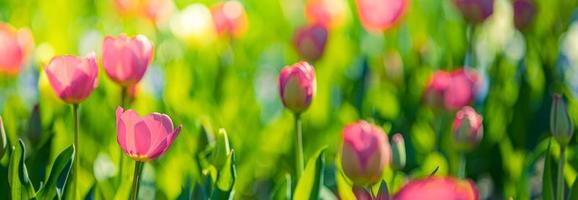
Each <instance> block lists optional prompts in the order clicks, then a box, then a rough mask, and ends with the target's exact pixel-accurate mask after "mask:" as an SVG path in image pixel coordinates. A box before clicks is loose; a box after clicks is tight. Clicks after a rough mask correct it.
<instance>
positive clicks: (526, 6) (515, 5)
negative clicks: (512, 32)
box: [512, 0, 536, 30]
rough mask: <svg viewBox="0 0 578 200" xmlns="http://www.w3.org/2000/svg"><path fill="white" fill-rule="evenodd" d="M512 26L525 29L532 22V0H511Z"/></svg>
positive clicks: (533, 14)
mask: <svg viewBox="0 0 578 200" xmlns="http://www.w3.org/2000/svg"><path fill="white" fill-rule="evenodd" d="M512 9H513V10H514V25H515V26H516V28H518V29H520V30H521V29H525V28H526V27H528V25H530V23H531V22H532V21H533V20H534V16H535V15H536V3H535V2H534V0H513V2H512Z"/></svg>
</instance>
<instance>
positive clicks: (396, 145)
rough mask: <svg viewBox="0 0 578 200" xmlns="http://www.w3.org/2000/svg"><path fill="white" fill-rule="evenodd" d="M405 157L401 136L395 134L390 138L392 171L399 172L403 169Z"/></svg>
mask: <svg viewBox="0 0 578 200" xmlns="http://www.w3.org/2000/svg"><path fill="white" fill-rule="evenodd" d="M405 156H406V154H405V142H404V140H403V136H402V135H401V134H399V133H396V134H395V135H393V137H392V138H391V158H392V162H391V164H392V166H393V168H394V169H397V170H400V169H403V168H404V167H405V159H406V157H405Z"/></svg>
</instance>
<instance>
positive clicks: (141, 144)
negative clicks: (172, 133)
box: [134, 121, 154, 156]
mask: <svg viewBox="0 0 578 200" xmlns="http://www.w3.org/2000/svg"><path fill="white" fill-rule="evenodd" d="M134 128H135V134H134V142H135V147H136V153H137V154H138V155H139V156H141V155H146V154H147V153H148V151H149V148H150V147H151V131H153V132H154V129H152V130H151V129H150V128H149V127H148V126H147V123H146V122H144V121H140V122H139V123H137V124H136V125H135V127H134Z"/></svg>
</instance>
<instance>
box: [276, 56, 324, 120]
mask: <svg viewBox="0 0 578 200" xmlns="http://www.w3.org/2000/svg"><path fill="white" fill-rule="evenodd" d="M316 87H317V83H316V81H315V69H314V68H313V66H311V65H310V64H309V63H307V62H303V61H301V62H298V63H295V64H293V65H291V66H285V67H284V68H283V69H282V70H281V73H280V75H279V93H280V96H281V100H282V101H283V105H285V107H286V108H287V109H289V110H291V111H293V113H295V114H300V113H302V112H303V111H305V110H307V108H309V105H310V104H311V101H312V100H313V97H314V96H315V90H316Z"/></svg>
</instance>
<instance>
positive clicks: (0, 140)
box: [0, 117, 8, 159]
mask: <svg viewBox="0 0 578 200" xmlns="http://www.w3.org/2000/svg"><path fill="white" fill-rule="evenodd" d="M0 145H2V146H0V159H1V158H2V156H4V153H6V149H7V148H8V140H7V139H6V131H5V130H4V121H2V117H0Z"/></svg>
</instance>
